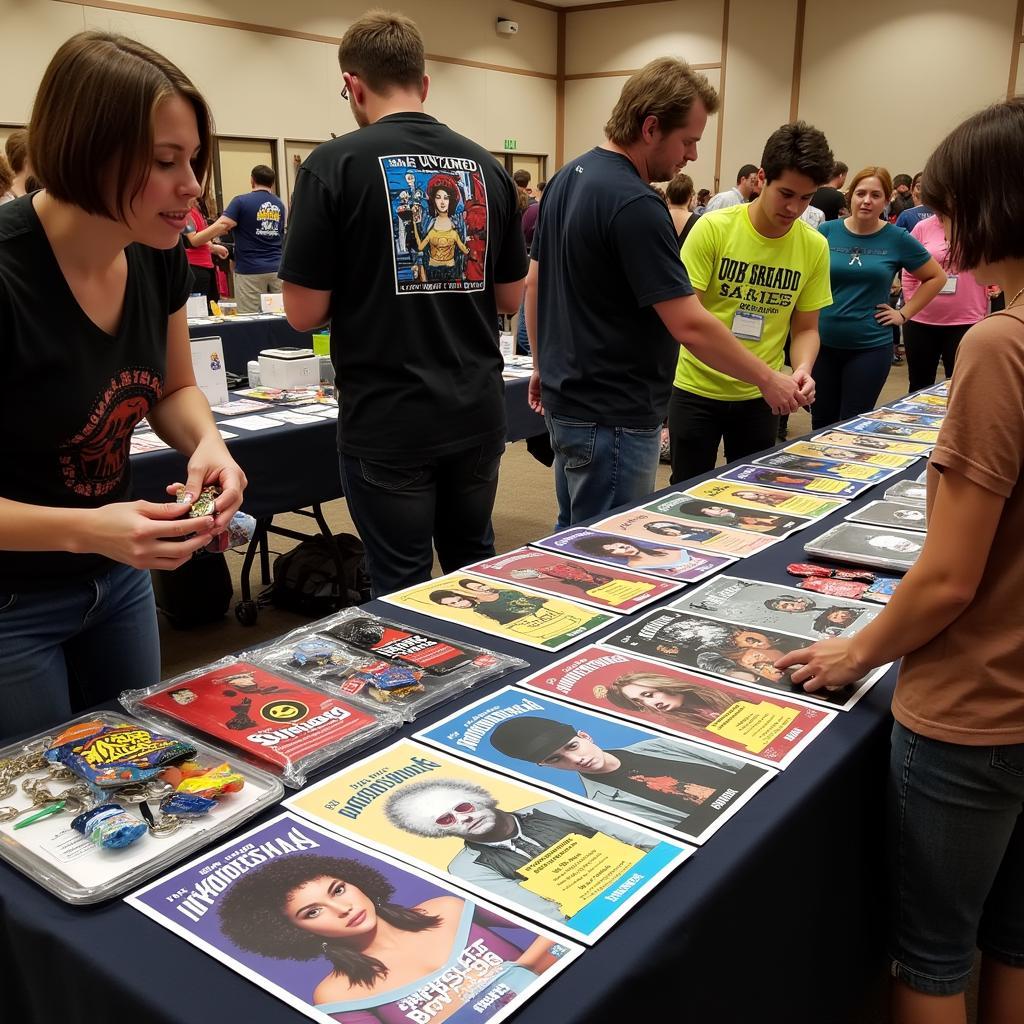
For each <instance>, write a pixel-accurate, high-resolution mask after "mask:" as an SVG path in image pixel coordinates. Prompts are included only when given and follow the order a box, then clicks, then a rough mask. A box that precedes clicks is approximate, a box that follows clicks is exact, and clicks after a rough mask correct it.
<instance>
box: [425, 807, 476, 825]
mask: <svg viewBox="0 0 1024 1024" xmlns="http://www.w3.org/2000/svg"><path fill="white" fill-rule="evenodd" d="M475 810H476V806H475V805H474V804H471V803H469V802H468V801H463V802H462V803H461V804H456V805H455V806H454V807H453V808H452V810H451V811H447V812H446V813H444V814H442V815H440V816H439V817H437V818H435V819H434V822H435V823H436V824H438V825H441V826H442V827H444V828H447V827H448V826H449V825H454V824H455V821H456V819H455V814H453V813H452V811H455V813H456V814H469V812H470V811H475Z"/></svg>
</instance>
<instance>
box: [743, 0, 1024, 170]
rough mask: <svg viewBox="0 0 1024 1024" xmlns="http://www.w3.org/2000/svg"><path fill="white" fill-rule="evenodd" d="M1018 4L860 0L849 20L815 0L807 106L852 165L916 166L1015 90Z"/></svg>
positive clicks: (810, 11) (1009, 0) (804, 112)
mask: <svg viewBox="0 0 1024 1024" xmlns="http://www.w3.org/2000/svg"><path fill="white" fill-rule="evenodd" d="M1015 12H1016V4H1015V2H1014V0H971V3H970V4H967V3H964V2H963V0H928V2H927V3H926V4H921V5H917V6H910V7H907V8H904V9H903V11H902V12H901V13H900V14H899V16H898V17H896V18H895V19H894V17H893V7H892V4H891V3H889V2H888V0H861V2H860V4H859V5H858V7H857V17H856V18H855V19H848V20H846V21H845V23H843V22H840V20H839V18H837V11H836V8H835V5H834V4H832V3H829V2H827V0H808V4H807V21H806V28H805V33H804V60H803V70H802V85H801V89H800V115H801V116H802V117H804V118H806V119H807V120H808V121H811V122H812V123H814V124H816V125H817V126H818V127H819V128H821V129H822V130H823V131H824V132H825V134H826V135H827V136H828V139H829V142H830V143H831V144H832V149H833V151H834V152H835V154H836V157H837V158H838V159H840V160H844V161H845V162H846V163H848V164H849V165H850V170H851V171H854V170H856V169H857V167H858V166H863V165H866V164H883V165H885V166H887V167H888V168H889V170H890V171H891V172H893V173H894V174H895V173H900V172H906V173H909V174H913V173H914V172H915V171H918V170H920V169H921V167H922V165H923V164H924V162H925V160H926V158H927V157H928V154H929V153H930V152H931V151H932V149H933V148H934V147H935V146H936V144H937V143H938V142H939V141H941V139H942V138H943V136H944V135H945V134H946V133H947V132H948V131H950V129H952V128H953V127H955V126H956V125H957V124H958V123H959V122H960V121H961V120H963V118H964V117H966V116H967V115H968V114H971V113H972V112H974V111H975V110H977V109H979V108H980V107H982V106H985V105H986V104H988V103H991V102H993V101H994V100H998V99H1000V98H1001V97H1004V96H1005V95H1006V82H1007V77H1008V75H1009V70H1010V46H1011V40H1012V36H1013V23H1014V16H1015ZM730 77H731V76H730ZM727 117H728V115H727Z"/></svg>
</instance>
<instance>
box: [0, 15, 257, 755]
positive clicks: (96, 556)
mask: <svg viewBox="0 0 1024 1024" xmlns="http://www.w3.org/2000/svg"><path fill="white" fill-rule="evenodd" d="M210 144H211V126H210V115H209V110H208V108H207V106H206V103H205V101H204V100H203V98H202V97H201V96H200V95H199V93H198V92H197V91H196V89H195V87H194V86H193V85H192V83H191V82H190V81H189V80H188V79H187V78H186V77H185V76H184V74H182V72H181V71H180V70H179V69H178V68H177V67H175V66H174V65H173V64H171V63H170V62H169V61H167V60H166V59H165V58H163V57H161V56H160V55H159V54H158V53H155V52H154V51H152V50H150V49H149V48H148V47H145V46H143V45H141V44H140V43H137V42H134V41H132V40H129V39H125V38H123V37H120V36H114V35H108V34H106V33H100V32H83V33H80V34H78V35H76V36H73V37H72V38H71V39H69V40H68V41H67V42H66V43H64V45H63V46H61V48H60V49H59V50H58V51H57V53H56V54H55V55H54V57H53V59H52V60H51V62H50V65H49V67H48V68H47V69H46V72H45V74H44V75H43V79H42V83H41V84H40V86H39V92H38V94H37V96H36V100H35V105H34V107H33V110H32V121H31V125H30V131H29V157H30V161H31V164H32V167H33V169H34V171H35V172H36V173H37V174H38V175H39V177H40V178H41V179H42V180H43V181H45V182H46V189H45V190H44V191H38V192H34V193H32V194H30V195H26V196H22V197H21V198H19V199H17V200H15V201H14V202H13V203H7V204H6V205H5V206H3V207H0V354H2V358H3V361H4V383H5V400H4V403H3V405H2V407H0V434H2V436H3V437H6V438H9V439H12V440H13V439H16V441H15V443H9V444H7V445H5V446H3V447H2V449H0V736H9V735H13V734H16V733H19V732H27V731H29V730H32V729H39V728H42V727H45V726H47V725H49V724H51V723H56V722H59V721H61V720H63V719H66V718H67V717H68V716H69V714H70V713H71V712H72V711H74V710H76V709H78V708H82V707H88V706H90V705H92V704H96V703H99V702H101V701H103V700H107V699H110V698H111V697H113V696H114V695H115V694H117V693H118V692H120V691H121V690H123V689H126V688H135V687H142V686H148V685H150V684H152V683H155V682H156V681H157V680H158V679H159V678H160V648H159V642H158V635H157V624H156V610H155V606H154V602H153V592H152V587H151V585H150V578H149V573H148V571H147V570H149V569H175V568H177V567H178V566H179V565H181V564H182V563H183V562H185V561H187V560H188V559H189V558H190V557H191V555H192V554H193V552H195V551H198V550H199V549H200V548H202V547H204V546H206V545H207V544H209V543H210V540H211V539H212V537H213V536H215V535H216V534H219V533H222V532H223V531H224V530H225V529H226V528H227V525H228V522H229V520H230V519H231V516H232V515H233V513H234V512H235V510H236V509H237V508H238V506H239V504H240V503H241V500H242V490H243V488H244V487H245V476H244V474H243V473H242V471H241V470H240V469H239V468H238V466H237V465H236V464H235V463H234V461H233V460H232V458H231V456H230V455H229V454H228V452H227V449H226V448H225V446H224V442H223V440H222V439H221V437H220V435H219V433H218V431H217V427H216V425H215V424H214V421H213V417H212V416H211V415H210V408H209V405H208V404H207V402H206V399H205V398H204V397H203V394H202V392H201V391H199V389H198V388H197V387H196V385H195V378H194V376H193V373H192V361H191V354H190V350H189V339H188V327H187V324H186V321H185V300H186V299H187V297H188V294H189V292H190V291H191V278H190V275H189V270H188V264H187V262H186V260H185V254H184V252H183V251H182V248H181V241H180V236H181V232H182V230H183V229H184V227H185V225H186V223H187V222H188V211H189V208H190V207H191V205H192V203H193V201H194V200H195V199H196V197H197V196H198V195H199V194H200V192H201V187H200V180H201V179H203V178H204V177H205V175H206V172H207V169H208V166H209V160H210ZM46 396H52V397H53V398H54V400H52V401H46V402H45V403H44V402H43V400H44V398H45V397H46ZM144 416H145V417H147V418H148V420H149V424H150V426H151V427H152V429H153V430H155V431H156V432H157V433H158V434H160V435H161V436H162V437H163V438H164V440H166V441H167V442H168V443H169V444H170V445H172V446H173V447H174V448H176V449H178V451H180V452H182V453H183V454H185V455H187V456H188V458H189V462H188V479H187V481H186V483H185V484H184V492H185V500H184V501H183V502H181V503H176V502H175V500H174V498H173V497H169V500H168V501H167V502H166V503H162V504H160V503H154V502H149V501H132V500H131V472H130V468H129V460H128V454H129V449H130V443H131V436H132V430H133V428H134V427H135V425H136V424H137V423H138V422H139V421H140V420H141V419H142V417H144ZM208 485H216V486H218V487H220V488H221V489H222V492H223V493H222V494H221V495H220V497H218V498H217V499H216V505H215V508H214V510H213V511H212V512H211V513H210V514H207V515H201V516H198V517H196V518H190V517H188V515H187V513H188V512H189V509H190V504H191V501H192V500H193V499H196V498H198V497H199V495H200V492H201V491H202V489H203V487H204V486H208ZM179 486H180V485H179V484H176V483H170V484H169V486H168V487H167V493H168V495H169V496H171V495H175V494H176V492H177V491H178V489H179ZM197 511H198V509H197Z"/></svg>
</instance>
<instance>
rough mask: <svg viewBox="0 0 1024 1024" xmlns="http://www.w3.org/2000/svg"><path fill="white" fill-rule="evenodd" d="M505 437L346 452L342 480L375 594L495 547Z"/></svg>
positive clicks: (454, 566)
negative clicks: (437, 448)
mask: <svg viewBox="0 0 1024 1024" xmlns="http://www.w3.org/2000/svg"><path fill="white" fill-rule="evenodd" d="M504 451H505V442H504V441H492V442H489V443H487V444H477V445H474V446H473V447H471V448H465V449H463V450H462V451H458V452H454V453H453V454H450V455H440V456H434V457H424V458H421V459H419V460H416V461H409V460H407V459H405V460H403V459H401V458H400V457H398V456H396V457H395V460H394V461H393V462H391V461H389V462H379V461H376V460H374V459H358V458H355V457H353V456H351V455H342V456H341V459H340V465H341V485H342V487H343V488H344V490H345V500H346V501H347V502H348V508H349V511H350V512H351V513H352V521H353V522H354V523H355V524H356V529H357V530H358V531H359V536H360V537H361V538H362V540H363V544H364V545H365V546H366V565H367V569H368V570H369V573H370V585H371V589H372V591H373V596H374V597H381V596H382V595H384V594H390V593H391V592H392V591H395V590H401V589H402V588H403V587H411V586H412V585H413V584H414V583H423V582H424V581H426V580H429V579H430V573H431V570H432V569H433V566H434V553H433V550H432V546H433V548H436V549H437V557H438V560H439V561H440V563H441V568H442V569H443V570H444V571H445V572H453V571H454V570H456V569H460V568H461V567H462V566H464V565H468V564H469V563H470V562H477V561H479V560H480V559H481V558H489V557H491V556H492V555H493V554H494V531H493V529H492V528H491V510H492V509H493V508H494V496H495V494H496V493H497V490H498V466H499V465H500V463H501V456H502V453H503V452H504Z"/></svg>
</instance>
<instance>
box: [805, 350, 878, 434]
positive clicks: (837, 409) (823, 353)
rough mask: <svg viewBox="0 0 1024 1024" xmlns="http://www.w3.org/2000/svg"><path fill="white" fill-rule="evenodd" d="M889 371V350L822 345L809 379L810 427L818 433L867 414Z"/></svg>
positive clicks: (872, 406) (875, 400)
mask: <svg viewBox="0 0 1024 1024" xmlns="http://www.w3.org/2000/svg"><path fill="white" fill-rule="evenodd" d="M891 367H892V348H891V347H890V346H889V345H888V344H886V345H877V346H875V347H874V348H830V347H829V346H827V345H822V346H821V348H820V349H819V350H818V358H817V359H816V360H815V361H814V372H813V373H812V374H811V376H812V377H813V378H814V383H815V397H814V407H813V408H812V409H811V426H813V427H814V429H815V430H821V429H822V428H823V427H827V426H829V424H831V423H835V422H836V421H838V420H848V419H851V418H852V417H854V416H860V415H861V414H862V413H865V412H870V411H871V410H872V409H874V407H875V402H877V401H878V396H879V395H880V394H881V393H882V388H883V387H884V386H885V382H886V379H887V378H888V376H889V370H890V368H891Z"/></svg>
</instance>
